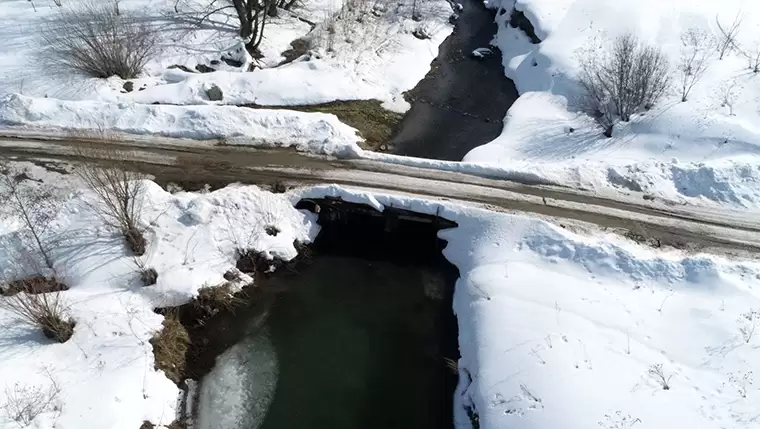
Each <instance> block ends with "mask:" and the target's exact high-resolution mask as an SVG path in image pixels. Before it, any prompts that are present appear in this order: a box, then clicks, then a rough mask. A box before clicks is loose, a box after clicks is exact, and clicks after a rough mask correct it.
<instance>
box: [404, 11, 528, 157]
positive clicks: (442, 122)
mask: <svg viewBox="0 0 760 429" xmlns="http://www.w3.org/2000/svg"><path fill="white" fill-rule="evenodd" d="M460 2H461V4H462V5H463V7H464V8H463V10H462V12H461V14H460V16H459V19H458V20H457V22H456V26H455V28H454V32H453V33H452V34H451V36H449V37H448V38H447V39H446V41H444V42H443V44H441V46H440V49H439V53H438V57H437V58H436V59H435V60H433V63H432V64H431V68H430V72H428V74H427V76H425V78H424V79H423V80H422V81H420V83H418V84H417V86H416V87H415V88H414V89H412V90H411V91H409V92H408V93H407V94H406V99H407V101H409V102H410V103H411V105H412V107H411V109H410V110H409V111H408V112H407V113H406V116H404V119H403V120H402V121H401V124H400V126H399V128H398V130H397V132H396V134H395V135H394V136H393V138H392V139H391V144H392V145H393V147H394V148H395V149H394V152H395V153H396V154H398V155H406V156H415V157H423V158H433V159H442V160H449V161H461V160H462V158H464V156H465V155H466V154H467V152H469V151H470V150H472V149H474V148H475V147H477V146H480V145H483V144H485V143H488V142H490V141H491V140H493V139H495V138H496V137H498V136H499V134H500V133H501V130H502V127H503V120H504V116H505V115H506V113H507V110H508V109H509V108H510V106H512V103H514V102H515V100H517V97H518V93H517V89H516V88H515V85H514V83H513V82H512V81H511V80H509V79H507V77H506V76H505V75H504V66H503V65H502V62H501V52H500V51H499V50H498V49H497V48H496V47H492V46H490V43H491V41H492V40H493V38H494V35H495V34H496V30H497V27H496V23H495V22H494V14H495V11H493V10H489V9H486V7H485V6H484V5H483V2H482V1H480V0H460ZM481 47H490V48H491V49H492V51H493V54H492V55H490V56H488V57H486V58H483V59H476V58H473V57H472V55H471V53H472V51H473V50H475V49H477V48H481Z"/></svg>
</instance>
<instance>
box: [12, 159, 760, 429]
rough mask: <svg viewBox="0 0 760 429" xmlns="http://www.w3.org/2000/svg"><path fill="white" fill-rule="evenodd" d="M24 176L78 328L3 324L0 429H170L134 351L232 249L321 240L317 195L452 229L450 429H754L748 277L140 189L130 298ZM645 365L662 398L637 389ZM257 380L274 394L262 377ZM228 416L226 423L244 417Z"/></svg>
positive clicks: (542, 233) (597, 238) (553, 233)
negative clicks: (455, 373) (61, 338)
mask: <svg viewBox="0 0 760 429" xmlns="http://www.w3.org/2000/svg"><path fill="white" fill-rule="evenodd" d="M29 175H30V176H31V177H32V178H35V179H36V178H40V179H43V180H44V181H45V182H47V183H52V184H55V185H56V186H57V187H58V188H59V190H58V192H57V193H56V194H57V195H59V196H60V198H62V200H63V201H64V203H65V204H64V206H63V209H62V210H61V211H60V212H59V214H58V216H57V217H56V218H55V220H54V221H53V222H51V224H50V227H49V228H48V230H47V234H49V236H48V237H49V238H55V240H56V242H57V243H58V245H57V246H56V248H55V250H54V252H53V259H54V266H55V268H56V271H57V272H58V274H59V276H61V278H62V279H63V280H65V282H66V283H67V284H68V285H69V286H70V287H71V289H70V290H68V291H65V292H62V293H61V296H62V298H63V299H64V300H65V302H66V303H67V304H68V305H69V306H70V310H69V311H70V313H71V315H72V316H73V317H74V319H75V320H76V322H77V324H76V327H75V329H74V336H73V337H72V338H71V340H69V341H68V342H66V343H64V344H56V343H51V342H49V341H47V340H45V339H44V338H43V337H42V335H41V334H40V333H39V332H37V331H35V330H33V329H31V328H27V327H25V326H24V325H21V324H19V323H17V322H15V321H14V320H13V317H12V316H11V315H10V314H9V313H8V312H7V311H6V310H2V309H0V324H1V325H2V326H3V329H2V330H0V343H2V345H3V346H2V347H1V348H0V380H1V382H0V384H3V386H0V427H8V428H10V427H14V425H15V422H13V421H10V420H9V419H8V412H9V408H8V407H6V406H5V405H7V404H8V403H10V402H12V401H13V400H16V398H21V399H22V400H23V398H25V397H26V398H28V397H30V396H31V397H39V396H40V395H41V396H42V397H44V398H45V400H44V401H43V403H46V405H45V406H44V407H42V409H41V410H39V414H38V415H37V417H36V418H35V419H34V420H33V422H32V423H31V427H37V428H40V429H47V428H54V427H55V428H59V429H69V428H70V429H90V428H91V429H102V428H104V427H111V428H115V429H121V428H124V429H134V428H137V427H139V426H140V424H141V423H142V422H143V421H144V420H149V421H152V422H153V423H155V424H164V425H165V424H168V423H170V422H171V421H172V420H173V419H174V416H175V410H176V407H177V405H176V399H177V394H178V390H177V388H176V386H175V385H174V384H172V382H170V381H169V380H168V379H167V378H166V377H165V376H164V375H163V373H162V372H161V371H156V370H154V366H153V353H152V348H151V345H150V343H149V342H148V340H149V339H150V338H151V336H152V335H153V334H154V333H155V332H156V331H157V330H159V329H160V327H161V320H162V318H161V316H158V315H156V314H155V313H153V311H152V309H153V308H154V307H156V306H165V305H172V304H174V305H176V304H180V303H183V302H186V301H187V300H188V299H190V298H191V297H192V296H193V295H194V294H196V293H197V291H198V289H199V288H200V287H202V286H207V285H216V284H219V283H221V282H222V281H223V274H224V272H225V271H226V270H227V269H228V268H230V267H232V266H234V251H235V249H236V248H238V247H249V246H250V247H252V248H255V249H258V250H263V251H268V252H269V253H270V254H273V255H278V256H280V257H283V258H291V257H293V256H294V255H295V249H294V248H293V241H294V240H296V239H297V240H300V241H305V242H307V241H310V240H312V239H313V238H314V237H315V236H316V235H317V234H318V231H319V228H318V226H316V224H315V222H314V218H313V216H312V215H310V214H308V213H306V212H299V211H297V210H295V209H294V208H293V204H294V203H295V202H296V201H298V200H299V199H300V198H302V197H319V196H325V195H331V196H341V197H343V198H344V199H346V200H350V201H356V202H366V203H368V204H370V205H372V206H374V207H376V208H378V209H380V210H382V208H383V207H384V206H387V205H393V206H394V207H402V208H408V209H411V210H414V211H418V212H423V213H439V214H440V215H442V216H444V217H446V218H448V219H450V220H453V221H455V222H457V223H458V225H459V226H458V227H457V228H455V229H451V230H447V231H444V232H442V233H441V237H442V238H444V239H446V240H447V241H448V246H447V248H446V249H445V251H444V254H445V256H446V257H447V258H448V259H449V261H451V262H452V263H453V264H454V265H456V266H457V267H458V269H459V271H460V275H461V278H460V279H459V280H458V282H457V284H456V294H455V302H454V307H455V308H454V309H455V312H456V314H457V316H458V318H459V325H460V337H459V342H460V349H461V353H462V358H461V360H460V361H459V370H460V374H461V380H462V382H461V384H460V386H459V389H458V391H457V394H456V398H455V401H456V403H457V405H458V407H457V415H456V422H457V427H458V428H468V427H471V426H470V425H471V416H474V414H473V413H476V414H477V415H478V416H479V417H478V418H479V425H480V427H481V428H487V429H491V428H506V427H522V428H526V429H530V428H546V427H563V428H579V429H581V428H582V429H587V428H589V427H598V426H599V425H598V424H597V423H598V422H601V423H602V424H601V427H605V428H618V427H622V428H626V427H627V426H619V425H618V426H615V424H616V423H615V421H616V420H620V419H622V418H623V417H624V416H627V415H630V416H631V419H632V420H633V419H639V420H640V422H639V423H637V424H636V425H635V426H634V427H642V428H663V427H682V426H688V427H694V428H715V427H726V428H728V427H731V428H758V427H760V419H758V416H760V405H758V402H757V401H756V400H755V397H756V396H757V395H760V391H759V390H760V389H758V387H757V386H755V385H753V384H751V382H752V381H753V378H752V377H753V376H752V374H751V372H752V371H755V373H757V370H758V369H759V368H760V367H758V362H760V343H759V342H760V336H758V335H760V334H758V335H751V332H752V329H754V328H755V327H758V325H760V315H757V316H755V317H754V318H751V319H748V318H747V317H745V315H747V314H752V313H751V312H752V311H757V310H760V293H759V292H758V290H760V289H758V288H759V287H760V263H758V262H756V261H747V260H727V259H725V258H724V257H721V256H717V255H708V254H685V253H682V252H680V251H676V250H654V249H650V248H644V247H642V246H640V245H638V244H635V243H633V242H631V241H628V240H625V239H623V238H621V237H620V236H617V235H614V234H609V233H604V232H601V231H598V230H595V229H593V228H591V227H588V226H571V227H570V228H569V229H563V228H560V227H558V226H556V225H555V224H553V223H550V222H548V221H546V220H540V219H536V218H528V217H524V216H518V215H513V214H507V213H497V212H492V211H487V210H485V209H482V208H476V207H469V206H464V205H460V204H458V203H456V202H450V201H449V202H445V201H430V200H421V199H417V198H413V197H409V196H394V195H385V194H377V193H371V192H368V191H359V190H350V189H345V188H341V187H338V186H318V187H312V188H306V189H298V190H294V191H291V192H290V193H288V194H270V193H268V192H264V191H261V190H259V189H258V188H256V187H254V186H233V187H229V188H225V189H221V190H218V191H214V192H211V193H184V192H178V193H175V194H170V193H168V192H166V191H164V190H162V189H161V188H159V187H158V186H157V185H155V184H153V183H151V182H148V183H147V184H146V185H147V191H146V198H147V199H146V203H145V205H144V212H143V213H144V215H143V221H144V224H145V226H146V228H147V230H148V240H149V243H150V247H149V250H148V252H147V254H146V255H145V256H144V257H143V261H144V262H145V263H146V265H147V266H152V267H154V268H155V269H156V270H157V272H158V273H159V277H158V284H157V285H155V286H151V287H141V286H140V282H139V279H138V273H137V269H136V265H135V263H134V261H133V260H132V257H130V256H128V254H127V252H126V251H125V250H124V248H123V242H122V239H121V238H120V237H117V236H115V235H114V234H113V233H112V231H111V230H109V229H108V228H107V227H106V226H105V225H104V224H103V221H102V219H101V218H100V217H99V216H97V215H94V214H93V213H92V212H91V207H92V194H91V193H90V192H89V191H84V190H81V189H78V186H80V185H79V184H78V183H77V182H76V180H75V179H74V178H73V176H65V175H64V176H60V175H58V174H57V173H51V172H46V171H44V170H41V169H39V168H36V167H35V168H33V169H32V170H31V171H30V172H29ZM28 184H29V185H30V186H38V185H37V184H36V182H28ZM272 224H273V225H276V226H277V227H278V228H279V229H280V231H281V232H280V233H279V234H278V235H277V236H274V237H273V236H269V235H267V234H266V233H265V232H264V229H265V226H267V225H272ZM19 226H20V224H19V222H18V221H17V220H14V219H13V218H12V217H10V216H8V215H7V214H5V215H4V216H3V217H2V221H1V222H0V228H1V229H2V231H0V237H1V238H2V241H3V243H4V246H3V247H2V248H3V249H4V250H5V252H6V255H4V256H3V258H2V259H0V260H2V267H1V268H2V272H3V273H4V274H5V276H6V278H10V277H12V276H13V275H14V274H15V273H17V269H18V267H16V266H13V265H12V264H10V263H9V262H10V258H8V257H6V256H7V254H8V249H10V247H9V244H8V243H11V242H13V241H14V237H15V231H17V230H18V228H19ZM0 299H4V298H0ZM757 332H758V333H760V330H758V331H757ZM230 353H231V354H232V355H234V354H235V353H237V352H235V351H231V352H230ZM232 355H231V356H232ZM230 359H232V360H233V361H234V356H232V357H230ZM267 359H269V358H267ZM658 365H661V367H660V368H661V369H662V371H663V373H664V376H665V378H666V380H667V383H668V386H669V389H667V390H665V389H663V386H662V385H661V384H660V381H658V378H657V376H655V375H652V374H651V373H650V371H651V370H653V369H654V368H657V366H658ZM267 374H268V375H267V377H269V378H268V380H269V381H267V383H268V384H271V377H276V371H274V372H272V371H268V372H267ZM218 379H219V380H224V379H229V377H226V376H224V375H223V374H219V377H218ZM235 386H236V385H235V384H234V383H232V384H229V385H225V386H224V388H225V389H233V390H234V389H236V387H235ZM239 387H241V386H238V388H239ZM35 395H36V396H35ZM48 396H50V401H49V402H48V401H47V398H48ZM233 396H234V395H233ZM225 407H226V408H225V409H226V410H229V413H230V414H231V415H232V414H234V413H235V412H236V410H238V409H247V408H245V407H243V408H238V407H237V405H235V403H232V402H231V403H229V404H227V405H226V406H225ZM468 409H469V410H470V412H469V413H468V411H466V410H468ZM618 413H619V414H618ZM468 414H469V415H470V416H468ZM607 415H609V416H610V418H609V419H607V418H606V417H605V416H607ZM619 415H620V416H619ZM225 418H226V419H230V415H228V416H226V417H225ZM2 419H5V420H2ZM226 421H228V420H226ZM22 427H23V425H22ZM230 429H234V427H233V426H230Z"/></svg>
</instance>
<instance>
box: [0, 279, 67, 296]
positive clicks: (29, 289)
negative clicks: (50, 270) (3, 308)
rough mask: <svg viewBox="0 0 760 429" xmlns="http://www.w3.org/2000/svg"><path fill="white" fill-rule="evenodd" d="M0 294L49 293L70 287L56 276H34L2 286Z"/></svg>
mask: <svg viewBox="0 0 760 429" xmlns="http://www.w3.org/2000/svg"><path fill="white" fill-rule="evenodd" d="M0 289H1V290H0V295H5V296H12V295H16V294H17V293H21V292H25V293H32V294H35V293H48V292H60V291H64V290H68V289H69V287H68V286H66V285H65V284H63V283H60V282H58V281H57V280H56V279H54V278H48V277H43V276H32V277H27V278H25V279H21V280H14V281H11V282H8V283H6V284H5V285H2V286H0Z"/></svg>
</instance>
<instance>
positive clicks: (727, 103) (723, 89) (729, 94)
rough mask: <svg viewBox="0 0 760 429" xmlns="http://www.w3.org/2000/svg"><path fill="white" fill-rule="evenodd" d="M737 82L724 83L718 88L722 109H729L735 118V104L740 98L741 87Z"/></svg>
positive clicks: (729, 112)
mask: <svg viewBox="0 0 760 429" xmlns="http://www.w3.org/2000/svg"><path fill="white" fill-rule="evenodd" d="M737 84H738V83H737V81H736V80H732V81H730V82H725V83H723V84H722V85H721V86H720V87H719V88H718V95H719V96H720V100H721V101H720V107H728V114H729V115H731V116H734V103H736V100H737V99H738V98H739V90H740V87H737Z"/></svg>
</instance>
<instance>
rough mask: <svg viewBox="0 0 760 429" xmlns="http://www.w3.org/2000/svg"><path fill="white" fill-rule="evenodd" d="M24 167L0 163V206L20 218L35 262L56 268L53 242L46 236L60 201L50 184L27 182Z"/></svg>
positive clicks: (26, 243) (27, 244)
mask: <svg viewBox="0 0 760 429" xmlns="http://www.w3.org/2000/svg"><path fill="white" fill-rule="evenodd" d="M27 177H28V176H27V174H26V171H25V170H23V169H18V168H12V167H10V166H8V165H3V164H0V205H2V206H3V208H4V209H6V210H8V211H10V214H11V215H13V216H15V217H17V218H18V219H19V220H20V221H21V224H22V225H23V228H22V230H21V234H20V238H21V239H22V242H23V244H24V246H25V247H27V248H28V249H25V250H29V251H31V252H32V253H33V255H32V256H33V258H32V259H34V261H29V262H30V263H31V264H34V265H36V261H37V260H42V261H43V262H44V263H45V266H46V267H47V268H48V269H50V270H53V258H52V256H51V250H52V248H53V247H54V243H53V242H51V240H50V239H49V237H47V236H46V231H47V229H48V227H49V225H50V222H51V221H52V220H53V218H54V217H55V216H56V215H57V213H58V209H59V204H58V201H57V199H56V198H55V196H54V195H53V191H52V189H51V188H50V187H49V186H46V185H44V184H38V183H24V182H25V180H24V179H25V178H27Z"/></svg>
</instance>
